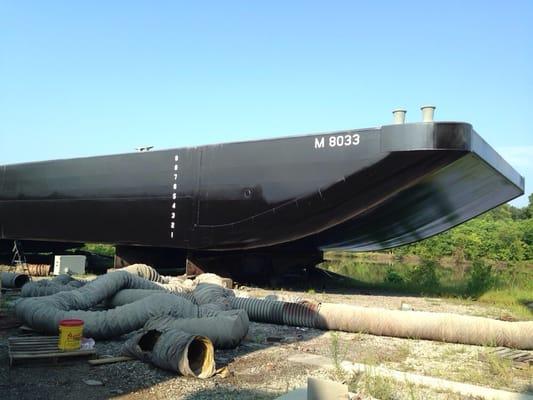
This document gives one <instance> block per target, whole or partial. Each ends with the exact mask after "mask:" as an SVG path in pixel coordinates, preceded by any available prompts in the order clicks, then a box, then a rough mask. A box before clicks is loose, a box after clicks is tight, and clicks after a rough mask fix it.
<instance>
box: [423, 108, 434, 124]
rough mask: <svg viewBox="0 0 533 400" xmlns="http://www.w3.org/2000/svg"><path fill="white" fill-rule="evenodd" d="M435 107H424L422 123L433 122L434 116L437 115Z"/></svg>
mask: <svg viewBox="0 0 533 400" xmlns="http://www.w3.org/2000/svg"><path fill="white" fill-rule="evenodd" d="M435 108H436V107H435V106H422V107H420V109H421V110H422V122H433V115H434V113H435Z"/></svg>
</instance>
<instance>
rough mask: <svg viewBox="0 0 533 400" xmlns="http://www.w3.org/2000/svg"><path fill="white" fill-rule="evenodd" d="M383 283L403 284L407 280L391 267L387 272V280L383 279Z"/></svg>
mask: <svg viewBox="0 0 533 400" xmlns="http://www.w3.org/2000/svg"><path fill="white" fill-rule="evenodd" d="M383 282H385V283H393V284H401V283H404V282H405V280H404V278H403V276H401V275H400V274H399V273H398V272H397V271H395V270H394V269H392V268H391V267H389V268H388V269H387V271H386V272H385V278H383Z"/></svg>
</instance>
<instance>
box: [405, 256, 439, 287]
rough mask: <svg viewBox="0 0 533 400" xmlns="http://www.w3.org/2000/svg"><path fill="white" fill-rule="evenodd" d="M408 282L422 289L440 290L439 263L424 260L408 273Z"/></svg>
mask: <svg viewBox="0 0 533 400" xmlns="http://www.w3.org/2000/svg"><path fill="white" fill-rule="evenodd" d="M407 282H408V283H409V284H410V285H412V286H416V287H420V288H422V289H435V288H438V287H439V278H438V277H437V263H436V262H435V261H433V260H423V261H422V262H421V263H420V265H416V266H414V267H413V268H412V269H411V270H410V271H409V272H408V275H407Z"/></svg>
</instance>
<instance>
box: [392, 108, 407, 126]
mask: <svg viewBox="0 0 533 400" xmlns="http://www.w3.org/2000/svg"><path fill="white" fill-rule="evenodd" d="M406 113H407V110H404V109H403V108H398V109H396V110H392V118H393V121H394V123H395V124H405V114H406Z"/></svg>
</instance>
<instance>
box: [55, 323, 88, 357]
mask: <svg viewBox="0 0 533 400" xmlns="http://www.w3.org/2000/svg"><path fill="white" fill-rule="evenodd" d="M82 335H83V321H82V320H81V319H64V320H62V321H60V322H59V345H58V347H59V349H60V350H78V349H79V348H80V347H81V336H82Z"/></svg>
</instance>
